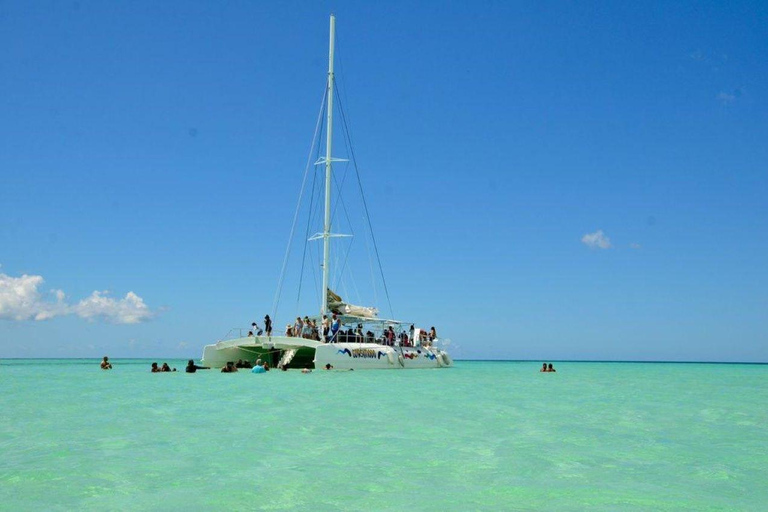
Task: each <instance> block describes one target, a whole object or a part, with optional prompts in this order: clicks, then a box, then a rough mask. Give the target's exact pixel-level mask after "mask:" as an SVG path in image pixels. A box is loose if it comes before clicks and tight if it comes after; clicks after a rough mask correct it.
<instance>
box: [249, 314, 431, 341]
mask: <svg viewBox="0 0 768 512" xmlns="http://www.w3.org/2000/svg"><path fill="white" fill-rule="evenodd" d="M342 326H343V323H342V321H341V318H339V315H337V314H336V313H333V314H332V316H331V318H328V315H323V317H322V319H319V320H316V319H313V318H309V316H305V317H304V318H302V317H300V316H297V317H296V321H295V322H293V323H292V324H287V325H286V326H285V333H284V334H285V336H287V337H289V338H304V339H307V340H313V341H321V342H323V343H381V344H383V345H388V346H395V345H400V346H403V347H414V346H425V347H428V346H430V345H431V344H432V343H433V342H434V341H435V340H436V339H437V331H436V330H435V327H434V326H432V327H431V328H430V329H429V330H428V331H427V330H426V329H417V328H416V327H415V326H413V325H411V327H410V329H408V330H406V329H401V330H400V332H399V333H396V332H395V328H394V326H392V325H390V326H388V327H386V328H384V330H383V331H382V333H381V334H380V335H376V334H375V333H374V332H373V331H370V330H367V331H365V332H363V324H357V326H356V327H351V326H350V327H348V328H347V329H346V330H345V329H342ZM262 335H266V336H272V319H270V318H269V315H266V316H265V317H264V329H262V328H260V327H259V324H257V323H256V322H252V323H251V328H250V330H249V331H248V337H249V338H250V337H255V336H262Z"/></svg>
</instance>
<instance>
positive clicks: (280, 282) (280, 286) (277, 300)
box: [272, 85, 328, 319]
mask: <svg viewBox="0 0 768 512" xmlns="http://www.w3.org/2000/svg"><path fill="white" fill-rule="evenodd" d="M327 93H328V86H327V85H326V86H325V89H324V90H323V99H322V100H321V102H320V112H319V113H318V116H317V122H316V123H315V133H314V135H312V143H311V144H310V146H309V155H308V156H307V165H306V167H305V168H304V178H303V179H302V180H301V190H300V191H299V200H298V202H297V203H296V211H295V212H294V214H293V223H292V224H291V234H290V235H289V237H288V247H286V249H285V256H284V257H283V266H282V268H281V269H280V277H279V278H278V281H277V291H276V292H275V299H274V301H273V303H272V318H273V319H274V318H277V308H278V306H279V305H280V295H281V293H282V291H283V278H284V277H285V268H286V266H287V265H288V256H289V255H290V253H291V243H292V242H293V234H294V231H295V229H296V222H297V221H298V218H299V210H300V209H301V199H302V196H303V195H304V188H305V186H306V183H307V175H308V174H309V168H310V167H313V166H312V165H311V164H312V150H313V149H314V146H315V143H316V142H317V140H318V139H317V133H318V130H319V129H320V126H321V124H322V119H323V112H324V111H325V103H326V99H327V96H328V94H327ZM318 146H319V144H318Z"/></svg>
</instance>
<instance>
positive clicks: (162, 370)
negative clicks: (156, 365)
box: [160, 363, 176, 372]
mask: <svg viewBox="0 0 768 512" xmlns="http://www.w3.org/2000/svg"><path fill="white" fill-rule="evenodd" d="M160 371H161V372H175V371H176V368H174V369H173V370H171V367H170V366H168V363H163V367H162V369H161V370H160Z"/></svg>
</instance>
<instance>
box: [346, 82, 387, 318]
mask: <svg viewBox="0 0 768 512" xmlns="http://www.w3.org/2000/svg"><path fill="white" fill-rule="evenodd" d="M339 110H340V111H341V120H342V125H343V126H344V130H345V131H346V132H347V137H349V141H350V144H349V154H350V156H351V157H352V164H353V165H354V167H355V174H356V175H357V185H358V187H359V189H360V196H361V197H362V199H363V208H364V209H365V217H366V219H367V220H368V229H369V230H370V232H371V240H372V241H373V249H374V250H375V251H376V260H377V261H378V263H379V271H380V272H381V280H382V282H383V283H384V293H385V294H386V296H387V304H388V305H389V314H390V315H391V316H392V318H394V317H395V314H394V312H393V310H392V301H391V300H390V298H389V289H388V288H387V280H386V278H385V277H384V268H383V267H382V266H381V257H380V256H379V247H378V245H377V244H376V237H375V236H374V234H373V226H371V215H370V213H369V212H368V202H367V201H366V200H365V194H364V193H363V182H362V180H361V179H360V170H359V169H358V168H357V159H356V158H355V150H354V148H353V147H352V138H351V137H350V136H349V126H348V125H347V116H346V115H345V114H344V109H343V108H342V104H341V97H340V96H339Z"/></svg>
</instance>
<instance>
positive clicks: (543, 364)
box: [539, 363, 547, 372]
mask: <svg viewBox="0 0 768 512" xmlns="http://www.w3.org/2000/svg"><path fill="white" fill-rule="evenodd" d="M539 371H540V372H546V371H547V363H542V365H541V370H539Z"/></svg>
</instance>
